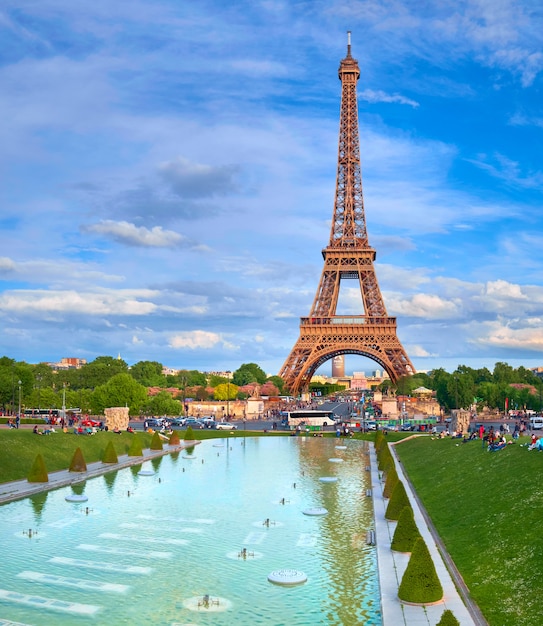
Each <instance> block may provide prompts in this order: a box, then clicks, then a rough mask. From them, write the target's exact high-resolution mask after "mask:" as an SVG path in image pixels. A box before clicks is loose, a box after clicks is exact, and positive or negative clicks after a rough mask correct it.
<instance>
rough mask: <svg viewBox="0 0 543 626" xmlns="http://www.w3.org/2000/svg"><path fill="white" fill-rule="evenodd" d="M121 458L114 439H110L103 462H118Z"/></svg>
mask: <svg viewBox="0 0 543 626" xmlns="http://www.w3.org/2000/svg"><path fill="white" fill-rule="evenodd" d="M118 462H119V458H118V457H117V452H116V451H115V446H114V445H113V441H109V442H108V444H107V446H106V449H105V450H104V455H103V457H102V463H118Z"/></svg>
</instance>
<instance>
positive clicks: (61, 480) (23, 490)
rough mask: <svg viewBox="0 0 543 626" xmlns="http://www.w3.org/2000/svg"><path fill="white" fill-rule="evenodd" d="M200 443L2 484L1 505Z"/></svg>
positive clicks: (196, 442) (126, 455) (167, 447)
mask: <svg viewBox="0 0 543 626" xmlns="http://www.w3.org/2000/svg"><path fill="white" fill-rule="evenodd" d="M200 443H202V442H201V441H198V440H194V441H182V442H181V443H180V444H179V445H176V446H171V445H169V444H165V445H164V448H163V449H162V450H151V449H149V448H146V449H145V450H143V454H142V456H128V454H120V455H119V456H118V463H103V462H102V461H96V462H94V463H88V464H87V471H86V472H70V471H69V470H68V469H65V470H59V471H57V472H51V473H50V474H49V481H48V482H46V483H29V482H28V480H26V479H22V480H15V481H13V482H9V483H1V484H0V504H5V503H7V502H13V501H15V500H21V499H23V498H28V497H30V496H33V495H35V494H37V493H42V492H44V491H51V490H53V489H59V488H60V487H66V486H68V485H75V484H78V483H82V482H85V481H86V480H88V479H89V478H95V477H96V476H102V475H103V474H108V473H109V472H116V471H117V470H120V469H125V468H127V467H131V466H132V465H141V464H142V463H145V462H146V461H150V460H151V459H156V458H157V457H161V456H165V455H167V454H172V453H175V452H181V451H182V450H185V449H187V448H192V447H194V446H195V445H199V444H200Z"/></svg>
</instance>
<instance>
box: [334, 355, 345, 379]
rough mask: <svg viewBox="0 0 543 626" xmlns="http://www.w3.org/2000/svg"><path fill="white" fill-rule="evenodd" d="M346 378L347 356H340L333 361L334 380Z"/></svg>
mask: <svg viewBox="0 0 543 626" xmlns="http://www.w3.org/2000/svg"><path fill="white" fill-rule="evenodd" d="M344 377H345V355H344V354H340V355H338V356H335V357H334V358H333V359H332V378H344Z"/></svg>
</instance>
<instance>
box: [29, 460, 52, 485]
mask: <svg viewBox="0 0 543 626" xmlns="http://www.w3.org/2000/svg"><path fill="white" fill-rule="evenodd" d="M27 480H28V482H29V483H48V482H49V475H48V474H47V468H46V467H45V461H44V460H43V457H42V455H41V454H38V455H37V456H36V458H35V459H34V463H32V467H31V468H30V472H29V473H28V476H27Z"/></svg>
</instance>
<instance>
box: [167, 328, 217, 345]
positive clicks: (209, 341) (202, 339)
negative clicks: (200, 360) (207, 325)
mask: <svg viewBox="0 0 543 626" xmlns="http://www.w3.org/2000/svg"><path fill="white" fill-rule="evenodd" d="M222 341H223V339H222V337H221V335H219V334H217V333H212V332H208V331H204V330H192V331H185V332H181V333H177V334H176V335H174V336H173V337H170V340H169V345H170V346H171V347H172V348H176V349H180V348H186V349H188V350H197V349H204V350H207V349H210V348H213V347H214V346H216V345H217V344H219V343H222Z"/></svg>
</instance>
